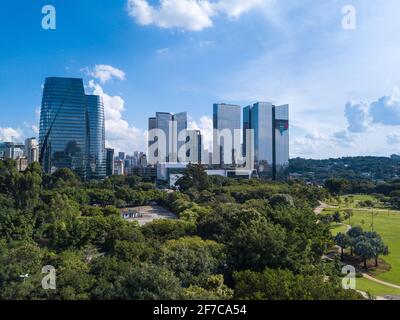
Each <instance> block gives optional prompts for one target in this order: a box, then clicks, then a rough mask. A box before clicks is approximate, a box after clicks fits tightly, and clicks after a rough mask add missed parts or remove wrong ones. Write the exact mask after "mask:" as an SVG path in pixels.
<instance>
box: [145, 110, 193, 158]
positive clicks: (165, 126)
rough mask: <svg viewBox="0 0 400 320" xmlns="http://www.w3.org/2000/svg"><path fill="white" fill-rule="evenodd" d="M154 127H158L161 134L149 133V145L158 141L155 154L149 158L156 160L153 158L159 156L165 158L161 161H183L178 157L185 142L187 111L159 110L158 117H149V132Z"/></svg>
mask: <svg viewBox="0 0 400 320" xmlns="http://www.w3.org/2000/svg"><path fill="white" fill-rule="evenodd" d="M154 129H158V130H159V131H160V132H161V133H160V132H159V133H158V134H159V135H160V136H158V135H157V134H156V135H155V136H151V135H149V141H148V145H149V147H150V146H151V145H153V144H154V143H155V142H157V143H158V145H157V149H156V150H155V153H154V155H152V154H149V160H150V161H151V162H154V161H153V160H154V159H155V158H157V159H163V161H161V162H178V161H182V159H178V154H179V150H180V148H181V147H182V146H184V144H185V138H186V130H187V113H186V112H181V113H177V114H172V113H168V112H157V113H156V117H153V118H149V132H150V131H151V130H154ZM153 164H154V163H153Z"/></svg>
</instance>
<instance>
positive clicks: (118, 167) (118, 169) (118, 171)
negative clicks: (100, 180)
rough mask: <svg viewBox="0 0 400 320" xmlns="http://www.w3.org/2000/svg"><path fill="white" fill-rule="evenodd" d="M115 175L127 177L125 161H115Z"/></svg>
mask: <svg viewBox="0 0 400 320" xmlns="http://www.w3.org/2000/svg"><path fill="white" fill-rule="evenodd" d="M114 175H116V176H123V175H125V161H124V160H121V159H116V160H114Z"/></svg>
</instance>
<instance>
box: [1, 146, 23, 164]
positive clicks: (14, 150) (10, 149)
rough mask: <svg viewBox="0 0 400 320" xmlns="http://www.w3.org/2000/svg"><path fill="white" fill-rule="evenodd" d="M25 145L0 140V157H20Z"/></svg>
mask: <svg viewBox="0 0 400 320" xmlns="http://www.w3.org/2000/svg"><path fill="white" fill-rule="evenodd" d="M24 149H25V145H24V144H23V143H19V142H0V159H2V160H5V159H14V160H17V159H18V158H22V157H23V156H24Z"/></svg>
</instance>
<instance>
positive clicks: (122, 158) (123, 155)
mask: <svg viewBox="0 0 400 320" xmlns="http://www.w3.org/2000/svg"><path fill="white" fill-rule="evenodd" d="M118 159H120V160H125V152H118Z"/></svg>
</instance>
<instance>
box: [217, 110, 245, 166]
mask: <svg viewBox="0 0 400 320" xmlns="http://www.w3.org/2000/svg"><path fill="white" fill-rule="evenodd" d="M241 109H242V108H241V107H240V106H237V105H230V104H224V103H223V104H214V108H213V129H214V130H213V164H214V165H220V166H222V167H234V166H235V165H236V157H237V156H239V155H241V153H242V151H241V148H242V147H241V141H240V140H241V137H240V132H241V123H240V121H241ZM226 152H229V154H226Z"/></svg>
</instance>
